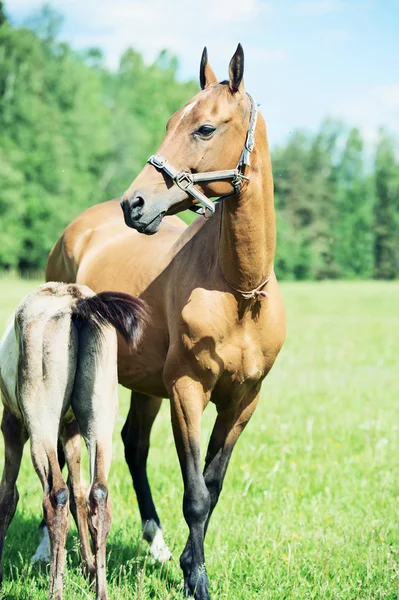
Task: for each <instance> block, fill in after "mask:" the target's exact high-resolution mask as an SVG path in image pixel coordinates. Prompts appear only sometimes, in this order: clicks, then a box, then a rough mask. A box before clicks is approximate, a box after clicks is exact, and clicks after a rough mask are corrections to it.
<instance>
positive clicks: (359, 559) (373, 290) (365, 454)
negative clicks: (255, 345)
mask: <svg viewBox="0 0 399 600" xmlns="http://www.w3.org/2000/svg"><path fill="white" fill-rule="evenodd" d="M33 287H34V282H21V281H7V280H0V289H1V294H0V326H1V328H3V326H4V324H5V322H6V319H7V317H8V315H9V313H10V312H11V311H12V309H13V308H14V307H15V305H16V303H17V301H18V300H19V299H20V298H21V297H22V296H23V295H24V294H26V293H27V292H28V291H29V290H30V289H32V288H33ZM282 290H283V295H284V298H285V302H286V307H287V313H288V339H287V342H286V345H285V347H284V349H283V351H282V352H281V355H280V357H279V359H278V361H277V364H276V365H275V367H274V369H273V370H272V372H271V374H270V375H269V377H268V378H267V380H266V381H265V383H264V385H263V398H262V402H261V403H260V405H259V407H258V409H257V412H256V413H255V416H254V418H253V420H252V421H251V423H250V424H249V426H248V428H247V430H246V431H245V432H244V434H243V436H242V438H241V440H240V441H239V443H238V444H237V447H236V450H235V453H234V454H233V458H232V462H231V465H230V469H229V471H228V473H227V477H226V483H225V487H224V490H223V493H222V496H221V500H220V503H219V505H218V507H217V509H216V510H215V513H214V516H213V519H212V521H211V526H210V528H209V533H208V536H207V540H206V556H207V568H208V573H209V576H210V581H211V593H212V599H213V600H222V599H228V600H257V599H259V600H266V599H273V600H283V599H304V600H305V599H310V598H314V599H317V600H321V599H343V600H352V599H353V600H355V599H356V600H358V599H364V600H365V599H370V600H371V599H372V600H376V599H382V598H384V599H389V600H394V599H397V598H398V590H399V518H398V516H399V514H398V513H399V511H398V500H399V284H398V283H355V282H354V283H321V284H315V283H303V284H294V283H292V284H291V283H287V284H284V285H282ZM127 406H128V393H127V392H126V390H123V389H121V391H120V416H119V418H118V422H117V427H116V430H115V443H114V461H113V467H112V471H111V476H110V487H111V494H112V501H113V516H114V518H113V524H112V529H111V533H110V536H109V544H108V580H109V590H110V598H111V599H112V600H117V599H123V600H130V599H135V600H136V599H137V600H138V599H140V600H144V599H157V600H167V599H168V600H171V599H174V598H182V595H181V588H182V576H181V572H180V568H179V564H178V558H179V555H180V552H181V550H182V548H183V545H184V542H185V539H186V534H187V530H186V525H185V522H184V519H183V517H182V511H181V502H182V484H181V478H180V471H179V467H178V463H177V457H176V453H175V449H174V444H173V439H172V433H171V428H170V424H169V415H168V405H167V402H165V403H164V406H163V409H162V412H161V414H160V416H159V418H158V420H157V422H156V425H155V428H154V432H153V437H152V451H151V453H150V480H151V482H152V489H153V493H154V497H155V501H156V503H157V506H158V509H159V513H160V517H161V519H162V522H163V527H164V533H165V537H166V540H167V542H168V543H169V544H170V547H171V549H172V551H173V555H174V559H173V561H171V562H170V563H168V564H167V565H164V566H163V567H162V568H160V567H159V566H157V565H154V564H153V563H152V562H151V560H150V558H149V557H148V556H147V554H146V544H145V543H142V541H141V537H140V520H139V513H138V509H137V502H136V499H135V496H134V492H133V488H132V485H131V481H130V476H129V473H128V470H127V467H126V466H125V463H124V459H123V450H122V443H121V440H120V436H119V432H120V430H121V428H122V425H123V422H124V417H125V415H126V413H127ZM213 416H214V413H213V407H211V408H209V409H207V411H206V412H205V415H204V428H203V441H204V444H205V442H206V439H207V436H208V435H209V432H210V429H211V425H212V420H213ZM0 451H1V456H2V452H3V444H2V440H1V443H0ZM19 491H20V495H21V497H20V502H19V506H18V509H17V513H16V516H15V518H14V521H13V523H12V525H11V527H10V529H9V533H8V537H7V540H6V547H5V552H4V566H5V569H4V597H5V598H10V599H11V598H12V599H15V600H16V599H18V600H23V599H28V598H29V599H30V600H36V599H39V598H40V599H41V598H45V597H46V593H47V576H46V571H45V569H43V570H38V569H37V568H34V567H32V566H31V564H30V558H31V556H32V554H33V552H34V549H35V546H36V542H37V529H36V528H37V524H38V521H39V516H40V513H41V490H40V485H39V482H38V479H37V477H36V475H35V473H34V471H33V467H32V466H31V463H30V458H29V454H28V446H27V447H26V452H25V457H24V462H23V466H22V471H21V475H20V479H19ZM67 560H68V568H67V572H66V579H65V597H66V598H88V597H90V598H93V597H94V595H93V591H92V590H91V589H90V588H89V586H88V584H87V583H86V581H85V580H84V579H83V577H82V576H81V574H80V572H79V557H78V551H77V536H76V530H75V527H74V525H73V526H71V529H70V534H69V537H68V559H67Z"/></svg>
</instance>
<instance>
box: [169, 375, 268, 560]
mask: <svg viewBox="0 0 399 600" xmlns="http://www.w3.org/2000/svg"><path fill="white" fill-rule="evenodd" d="M259 390H260V385H258V386H255V387H254V388H252V390H250V392H249V393H248V394H246V395H245V397H244V399H243V400H242V401H241V402H239V403H237V404H235V403H233V404H232V405H227V406H226V404H224V405H223V407H221V406H220V405H218V404H216V408H217V411H218V415H217V417H216V421H215V425H214V427H213V431H212V434H211V437H210V440H209V445H208V451H207V454H206V459H205V468H204V480H205V485H206V487H207V489H208V492H209V498H210V507H209V513H208V517H207V520H206V523H205V534H206V531H207V529H208V525H209V521H210V518H211V515H212V513H213V510H214V508H215V506H216V504H217V502H218V500H219V496H220V492H221V491H222V487H223V481H224V477H225V475H226V471H227V467H228V464H229V461H230V458H231V455H232V452H233V449H234V446H235V444H236V442H237V440H238V438H239V437H240V435H241V433H242V431H243V429H244V428H245V426H246V424H247V423H248V421H249V419H250V418H251V417H252V415H253V413H254V410H255V408H256V406H257V403H258V399H259ZM191 555H192V551H191V537H190V536H189V537H188V540H187V544H186V547H185V548H184V551H183V554H182V557H181V559H180V560H181V562H183V563H184V564H186V565H187V568H189V565H190V561H191Z"/></svg>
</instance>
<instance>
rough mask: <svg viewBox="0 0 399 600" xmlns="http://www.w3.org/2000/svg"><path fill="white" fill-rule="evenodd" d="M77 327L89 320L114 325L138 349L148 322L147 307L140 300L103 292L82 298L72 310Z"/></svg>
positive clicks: (116, 293) (119, 293)
mask: <svg viewBox="0 0 399 600" xmlns="http://www.w3.org/2000/svg"><path fill="white" fill-rule="evenodd" d="M72 319H73V321H74V322H75V324H76V325H78V326H79V324H83V323H85V322H87V321H89V320H91V321H93V322H95V323H97V324H98V325H100V326H101V325H108V324H111V325H113V326H114V327H115V328H116V329H117V330H118V331H119V333H120V334H121V335H122V336H123V337H124V338H125V340H126V342H127V343H128V344H129V345H131V346H132V347H136V346H137V344H138V343H139V341H140V339H141V336H142V334H143V329H144V325H145V323H146V320H147V311H146V305H145V302H143V300H140V298H134V297H133V296H130V295H129V294H123V293H121V292H101V293H100V294H96V295H95V296H90V297H89V298H80V299H78V300H77V302H76V304H75V306H74V307H73V309H72Z"/></svg>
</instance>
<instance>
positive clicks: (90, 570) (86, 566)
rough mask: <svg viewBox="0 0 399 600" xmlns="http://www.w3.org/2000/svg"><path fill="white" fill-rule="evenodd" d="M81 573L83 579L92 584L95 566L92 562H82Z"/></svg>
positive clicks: (94, 576)
mask: <svg viewBox="0 0 399 600" xmlns="http://www.w3.org/2000/svg"><path fill="white" fill-rule="evenodd" d="M82 571H83V577H86V579H88V580H89V581H90V583H93V581H94V580H95V578H96V565H95V564H94V561H93V562H91V563H87V562H86V561H83V563H82Z"/></svg>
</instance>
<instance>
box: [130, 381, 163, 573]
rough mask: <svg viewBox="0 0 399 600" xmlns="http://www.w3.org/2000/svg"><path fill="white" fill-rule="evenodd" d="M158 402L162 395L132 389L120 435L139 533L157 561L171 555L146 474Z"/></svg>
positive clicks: (158, 406) (159, 403) (159, 404)
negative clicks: (134, 493) (141, 392)
mask: <svg viewBox="0 0 399 600" xmlns="http://www.w3.org/2000/svg"><path fill="white" fill-rule="evenodd" d="M161 403H162V398H157V397H156V396H145V395H144V394H140V393H138V392H132V399H131V404H130V410H129V414H128V417H127V419H126V423H125V425H124V427H123V429H122V439H123V443H124V446H125V458H126V462H127V464H128V466H129V470H130V474H131V476H132V480H133V485H134V489H135V491H136V495H137V502H138V505H139V509H140V515H141V522H142V527H143V537H144V539H145V540H146V541H147V542H148V543H149V544H150V551H151V554H152V555H153V557H154V558H155V559H156V560H158V561H159V562H165V561H167V560H169V559H170V558H171V556H172V555H171V553H170V551H169V548H168V547H167V545H166V544H165V540H164V539H163V535H162V527H161V523H160V520H159V517H158V514H157V511H156V508H155V505H154V501H153V499H152V495H151V489H150V484H149V483H148V478H147V457H148V450H149V447H150V433H151V428H152V425H153V423H154V420H155V417H156V416H157V414H158V412H159V409H160V408H161Z"/></svg>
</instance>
